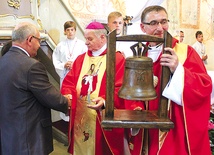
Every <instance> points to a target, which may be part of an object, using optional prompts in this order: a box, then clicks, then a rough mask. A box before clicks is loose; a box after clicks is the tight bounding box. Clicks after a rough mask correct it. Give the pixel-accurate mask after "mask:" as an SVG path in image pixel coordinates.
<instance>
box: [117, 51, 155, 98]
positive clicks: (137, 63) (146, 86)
mask: <svg viewBox="0 0 214 155" xmlns="http://www.w3.org/2000/svg"><path fill="white" fill-rule="evenodd" d="M152 67H153V62H152V59H151V58H149V57H146V56H136V53H134V56H133V57H128V58H126V63H125V73H124V79H123V85H122V87H121V88H120V90H119V97H121V98H124V99H128V100H142V101H148V100H153V99H155V98H156V97H157V94H156V91H155V88H154V85H153V68H152Z"/></svg>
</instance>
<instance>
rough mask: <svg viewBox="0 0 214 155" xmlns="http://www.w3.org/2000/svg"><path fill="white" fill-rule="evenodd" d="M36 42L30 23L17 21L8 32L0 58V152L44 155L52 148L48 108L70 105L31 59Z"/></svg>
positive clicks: (35, 30)
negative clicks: (7, 43)
mask: <svg viewBox="0 0 214 155" xmlns="http://www.w3.org/2000/svg"><path fill="white" fill-rule="evenodd" d="M40 41H41V39H40V33H39V31H38V29H37V28H36V27H35V26H34V25H32V24H30V23H26V22H24V23H20V24H18V25H17V26H16V27H15V29H14V30H13V32H12V47H11V48H10V50H9V51H8V52H7V53H6V54H5V55H4V56H3V57H1V58H0V73H1V80H0V109H1V112H0V146H1V147H0V154H1V155H48V154H49V153H50V152H52V151H53V137H52V122H51V109H54V110H58V111H61V112H64V113H67V111H68V106H70V104H71V103H70V102H71V101H70V96H69V95H65V97H64V96H63V95H61V94H60V92H59V91H57V89H55V88H54V86H53V85H52V84H51V83H50V82H49V79H48V76H47V71H46V69H45V67H44V65H43V64H42V63H40V62H39V61H37V60H36V59H33V58H32V57H34V56H36V54H37V50H38V48H39V47H40Z"/></svg>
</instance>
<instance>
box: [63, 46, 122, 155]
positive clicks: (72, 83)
mask: <svg viewBox="0 0 214 155" xmlns="http://www.w3.org/2000/svg"><path fill="white" fill-rule="evenodd" d="M85 54H88V56H89V57H92V53H91V51H88V52H87V53H85ZM85 54H83V55H80V56H79V57H78V58H77V59H76V61H74V64H73V67H72V70H71V71H70V72H69V73H68V74H67V76H66V77H65V79H64V81H63V84H62V88H61V92H62V94H72V107H71V115H70V123H69V135H68V138H69V150H68V151H69V153H73V152H74V138H73V137H74V135H73V130H74V128H73V127H74V120H75V113H76V108H77V106H78V104H77V99H78V97H79V96H78V95H77V94H78V93H77V90H76V85H77V83H78V79H79V78H82V77H80V72H81V68H82V67H87V66H82V64H83V61H84V57H85ZM105 54H106V50H105V51H104V52H103V53H102V54H101V55H105ZM124 65H125V59H124V57H123V56H122V55H121V54H120V53H119V52H116V73H115V103H114V106H115V108H118V109H124V104H123V100H122V99H120V98H119V97H118V90H119V88H120V87H121V85H122V81H123V73H124ZM98 74H99V73H98ZM93 87H94V86H93ZM84 89H87V88H84ZM93 89H94V88H93ZM83 91H84V90H83ZM84 92H85V91H84ZM105 95H106V72H104V75H103V77H102V80H101V84H100V88H99V94H98V96H99V97H103V98H104V99H105ZM86 140H87V139H86ZM123 141H124V129H122V128H120V129H112V130H111V131H106V130H103V129H102V128H101V117H100V112H99V111H97V117H96V139H95V142H94V143H95V146H96V147H95V155H101V154H105V155H111V154H115V155H121V154H124V151H123V147H124V142H123Z"/></svg>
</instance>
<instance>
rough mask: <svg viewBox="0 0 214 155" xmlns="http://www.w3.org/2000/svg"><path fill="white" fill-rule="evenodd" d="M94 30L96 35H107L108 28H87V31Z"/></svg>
mask: <svg viewBox="0 0 214 155" xmlns="http://www.w3.org/2000/svg"><path fill="white" fill-rule="evenodd" d="M89 31H90V32H94V34H95V35H96V37H100V36H101V35H103V34H104V35H105V36H106V37H107V30H106V29H86V30H85V32H89Z"/></svg>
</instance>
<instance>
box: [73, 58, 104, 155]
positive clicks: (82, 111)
mask: <svg viewBox="0 0 214 155" xmlns="http://www.w3.org/2000/svg"><path fill="white" fill-rule="evenodd" d="M92 64H94V65H95V68H94V70H95V71H96V72H98V74H97V76H98V77H97V84H96V89H95V90H94V91H93V92H92V93H91V95H90V99H93V98H96V97H98V94H99V91H100V86H101V80H102V78H103V75H104V72H105V70H106V55H102V56H98V57H89V56H88V54H86V55H85V58H84V61H83V65H82V69H81V72H80V76H79V79H78V82H77V86H76V89H77V94H78V98H79V99H78V101H77V106H76V114H75V118H74V155H82V154H91V155H95V140H96V117H97V112H96V110H93V109H90V108H87V106H86V104H87V102H86V97H82V98H80V90H81V85H82V77H83V76H84V75H86V74H87V73H88V71H89V69H90V67H91V65H92ZM100 64H101V65H100ZM90 104H92V103H90Z"/></svg>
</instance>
